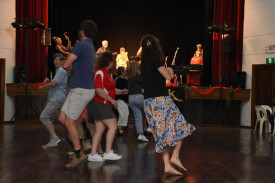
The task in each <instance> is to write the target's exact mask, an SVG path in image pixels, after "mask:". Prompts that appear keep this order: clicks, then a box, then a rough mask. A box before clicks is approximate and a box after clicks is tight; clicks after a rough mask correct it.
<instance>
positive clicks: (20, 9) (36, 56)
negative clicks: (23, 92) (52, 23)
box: [16, 0, 48, 82]
mask: <svg viewBox="0 0 275 183" xmlns="http://www.w3.org/2000/svg"><path fill="white" fill-rule="evenodd" d="M35 17H36V18H41V20H40V22H42V23H43V24H45V26H46V27H48V0H39V1H37V0H24V1H23V0H16V18H35ZM18 23H20V24H22V25H25V24H26V22H25V21H24V20H18ZM25 31H26V30H25V29H22V30H16V66H25V65H27V67H28V78H29V82H42V81H43V80H44V79H45V77H46V76H47V75H46V73H47V61H46V60H47V56H46V53H47V47H46V46H42V45H41V42H40V34H41V32H42V30H40V29H39V28H37V29H36V30H32V29H28V40H26V36H25V35H26V34H25ZM26 41H28V50H27V53H26V50H25V48H26ZM26 54H27V55H28V60H26Z"/></svg>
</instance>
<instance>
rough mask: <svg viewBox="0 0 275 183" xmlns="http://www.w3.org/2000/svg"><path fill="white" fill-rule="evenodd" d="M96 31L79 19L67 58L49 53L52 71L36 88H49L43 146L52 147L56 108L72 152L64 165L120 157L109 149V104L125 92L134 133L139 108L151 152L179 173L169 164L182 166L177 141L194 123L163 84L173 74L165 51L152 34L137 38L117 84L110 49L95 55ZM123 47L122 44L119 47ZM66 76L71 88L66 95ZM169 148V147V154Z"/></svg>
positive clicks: (113, 122)
mask: <svg viewBox="0 0 275 183" xmlns="http://www.w3.org/2000/svg"><path fill="white" fill-rule="evenodd" d="M97 30H98V28H97V25H96V24H95V23H94V22H93V21H91V20H85V21H83V22H82V23H81V24H80V28H79V38H80V40H79V41H78V42H77V43H76V44H75V45H74V47H73V48H72V51H71V52H70V54H68V56H67V57H66V58H65V57H64V56H63V55H62V54H60V53H57V54H55V55H54V64H55V67H56V74H55V76H54V78H53V80H52V81H50V80H48V79H46V82H47V84H45V85H43V86H40V89H41V88H50V89H49V93H48V102H47V105H46V107H45V108H44V110H43V111H42V113H41V115H40V120H41V122H42V123H43V124H44V125H45V127H46V128H47V130H48V131H49V134H50V141H49V143H48V144H46V145H44V146H43V147H44V148H47V147H51V146H54V145H55V146H56V145H57V144H58V143H59V142H60V138H59V137H58V136H57V135H56V133H55V129H54V125H53V119H54V117H55V114H56V111H58V110H59V109H60V108H61V111H60V113H59V116H58V120H59V121H60V122H61V123H62V124H63V126H64V127H66V129H67V132H68V136H67V139H68V141H69V142H70V143H71V145H72V148H73V151H74V153H73V155H72V157H71V158H70V162H68V163H67V164H66V165H65V168H67V169H73V168H75V167H77V166H78V165H79V164H81V163H82V162H84V161H86V160H88V161H92V162H93V161H105V160H119V159H121V158H122V156H121V155H119V154H117V153H115V152H114V151H113V148H112V146H113V141H114V138H115V135H116V132H117V128H118V124H117V116H116V114H115V113H114V110H113V108H117V109H118V108H119V106H120V105H124V104H123V103H122V102H119V100H116V96H120V95H121V96H122V95H127V96H128V100H129V107H130V108H131V109H132V111H133V115H134V119H135V125H136V130H137V133H138V134H140V135H141V136H144V135H143V126H142V113H145V116H146V119H147V122H148V125H149V127H150V128H151V132H152V134H153V136H154V139H155V144H156V145H155V151H156V152H157V153H161V155H162V158H163V161H164V172H165V173H168V174H175V175H182V173H181V172H179V171H178V170H176V169H175V168H174V167H173V166H172V165H175V166H177V167H179V168H181V169H182V170H186V168H185V167H184V166H183V165H182V163H181V161H180V159H179V153H180V149H181V146H182V140H183V139H184V138H185V137H187V136H188V135H191V133H192V132H193V131H194V130H195V127H194V126H193V125H191V124H189V123H187V122H186V120H185V118H184V117H183V115H182V114H181V113H180V111H179V109H178V107H177V106H176V105H175V104H174V102H173V100H172V99H171V97H170V96H169V94H168V90H167V88H166V87H165V84H166V80H171V79H173V78H174V73H173V70H172V69H171V68H166V67H165V66H164V54H163V51H162V48H161V45H160V42H159V40H158V39H157V38H156V37H154V36H152V35H146V36H144V37H143V38H142V39H141V42H140V46H141V48H142V51H141V53H140V58H141V63H140V64H139V63H138V62H137V61H130V64H129V67H128V69H127V77H128V87H127V88H128V89H126V88H124V89H123V88H120V89H119V88H118V87H116V82H115V80H114V78H113V75H112V74H111V72H110V70H111V69H112V67H113V53H111V52H110V51H105V52H103V53H101V54H100V55H98V56H96V55H97V54H96V51H95V48H94V44H93V40H94V38H95V36H96V33H97ZM122 51H125V49H124V50H123V48H122ZM119 68H122V67H119ZM119 68H118V70H119ZM123 68H125V67H123ZM120 71H121V72H120V76H121V78H125V74H126V71H125V70H123V69H122V70H120ZM68 74H69V76H70V77H69V78H68ZM68 80H69V84H70V90H69V92H68V94H67V92H66V85H67V81H68ZM143 89H144V91H142V90H143ZM120 103H122V104H120ZM126 107H128V106H126ZM122 108H123V107H122ZM118 111H119V110H118ZM80 119H81V120H80ZM83 119H84V120H83ZM79 121H80V122H79ZM81 121H86V126H87V128H88V129H89V131H90V134H91V137H92V146H91V152H90V153H89V152H88V154H85V152H84V151H85V150H84V145H83V142H84V140H83V138H84V135H83V132H81V130H79V124H81ZM106 128H107V132H106V147H105V149H104V150H105V152H102V148H101V145H100V142H101V139H102V136H103V134H104V131H105V129H106ZM82 131H83V130H82ZM144 138H145V139H140V138H139V139H140V140H144V141H146V140H147V139H146V137H145V136H144ZM169 147H173V150H172V155H171V157H170V155H169ZM86 153H87V152H86Z"/></svg>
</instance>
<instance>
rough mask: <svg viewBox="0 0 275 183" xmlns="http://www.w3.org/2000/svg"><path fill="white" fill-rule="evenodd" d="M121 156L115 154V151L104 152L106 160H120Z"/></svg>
mask: <svg viewBox="0 0 275 183" xmlns="http://www.w3.org/2000/svg"><path fill="white" fill-rule="evenodd" d="M121 158H122V156H120V155H118V154H115V153H114V152H113V151H110V153H109V154H106V153H104V155H103V159H104V160H119V159H121Z"/></svg>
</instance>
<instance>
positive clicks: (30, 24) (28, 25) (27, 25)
mask: <svg viewBox="0 0 275 183" xmlns="http://www.w3.org/2000/svg"><path fill="white" fill-rule="evenodd" d="M26 27H28V28H30V29H33V30H36V25H35V24H34V23H32V22H27V23H26Z"/></svg>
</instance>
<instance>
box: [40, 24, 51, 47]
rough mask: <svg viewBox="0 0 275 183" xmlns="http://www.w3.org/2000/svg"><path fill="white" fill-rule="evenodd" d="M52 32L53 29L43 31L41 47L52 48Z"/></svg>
mask: <svg viewBox="0 0 275 183" xmlns="http://www.w3.org/2000/svg"><path fill="white" fill-rule="evenodd" d="M51 37H52V31H51V28H46V29H43V30H42V32H41V45H44V46H50V45H51Z"/></svg>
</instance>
